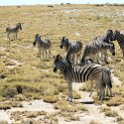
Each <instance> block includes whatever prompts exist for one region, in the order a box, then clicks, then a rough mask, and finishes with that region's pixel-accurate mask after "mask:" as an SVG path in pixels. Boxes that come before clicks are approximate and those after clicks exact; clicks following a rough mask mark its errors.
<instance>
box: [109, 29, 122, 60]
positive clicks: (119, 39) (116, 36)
mask: <svg viewBox="0 0 124 124" xmlns="http://www.w3.org/2000/svg"><path fill="white" fill-rule="evenodd" d="M114 40H117V42H118V45H119V46H120V49H121V50H122V53H123V59H124V35H123V34H121V33H120V31H118V30H115V32H114V34H113V36H112V40H111V41H114Z"/></svg>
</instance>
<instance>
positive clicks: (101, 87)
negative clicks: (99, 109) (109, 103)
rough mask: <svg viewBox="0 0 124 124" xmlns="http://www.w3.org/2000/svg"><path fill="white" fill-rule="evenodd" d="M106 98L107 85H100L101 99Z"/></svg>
mask: <svg viewBox="0 0 124 124" xmlns="http://www.w3.org/2000/svg"><path fill="white" fill-rule="evenodd" d="M104 99H105V87H104V86H103V85H102V83H101V85H100V100H104Z"/></svg>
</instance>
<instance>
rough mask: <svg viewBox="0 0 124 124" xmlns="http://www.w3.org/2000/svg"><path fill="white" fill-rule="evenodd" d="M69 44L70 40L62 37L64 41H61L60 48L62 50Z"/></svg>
mask: <svg viewBox="0 0 124 124" xmlns="http://www.w3.org/2000/svg"><path fill="white" fill-rule="evenodd" d="M68 44H69V41H68V39H67V38H66V37H62V39H61V40H60V48H61V49H62V48H63V47H67V45H68Z"/></svg>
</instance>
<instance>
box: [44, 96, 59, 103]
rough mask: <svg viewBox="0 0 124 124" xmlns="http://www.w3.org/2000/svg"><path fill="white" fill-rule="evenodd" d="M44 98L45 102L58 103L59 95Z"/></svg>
mask: <svg viewBox="0 0 124 124" xmlns="http://www.w3.org/2000/svg"><path fill="white" fill-rule="evenodd" d="M43 100H44V102H48V103H56V102H57V101H58V100H59V98H58V96H44V97H43Z"/></svg>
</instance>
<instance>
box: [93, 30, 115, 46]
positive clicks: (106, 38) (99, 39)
mask: <svg viewBox="0 0 124 124" xmlns="http://www.w3.org/2000/svg"><path fill="white" fill-rule="evenodd" d="M112 36H113V31H112V30H111V29H108V30H107V33H106V34H105V35H104V36H97V37H96V38H95V42H97V44H102V43H103V42H106V43H111V40H112Z"/></svg>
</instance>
